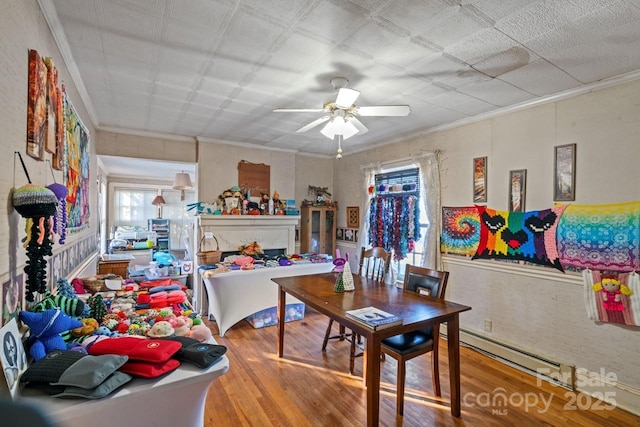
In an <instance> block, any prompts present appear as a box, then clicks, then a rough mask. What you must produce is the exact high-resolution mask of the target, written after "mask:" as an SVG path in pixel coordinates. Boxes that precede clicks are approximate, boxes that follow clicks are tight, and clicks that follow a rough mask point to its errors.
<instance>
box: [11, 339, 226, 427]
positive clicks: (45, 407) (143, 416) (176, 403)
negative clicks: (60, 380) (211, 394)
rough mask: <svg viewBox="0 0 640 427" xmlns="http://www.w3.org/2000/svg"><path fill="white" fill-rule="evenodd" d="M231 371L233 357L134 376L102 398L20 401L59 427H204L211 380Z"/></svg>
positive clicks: (44, 398) (30, 396) (185, 364)
mask: <svg viewBox="0 0 640 427" xmlns="http://www.w3.org/2000/svg"><path fill="white" fill-rule="evenodd" d="M211 342H212V343H215V341H214V340H212V341H211ZM228 370H229V359H228V358H227V356H222V358H221V359H220V360H219V361H217V362H216V363H215V364H213V365H212V366H210V367H209V368H207V369H200V368H198V367H196V366H193V365H190V364H188V363H182V364H181V365H180V367H179V368H178V369H176V370H175V371H173V372H171V373H169V374H167V375H165V376H162V377H160V378H154V379H145V378H139V377H138V378H135V377H134V379H133V380H131V381H130V382H128V383H127V384H125V385H124V386H123V387H122V388H120V389H119V390H118V391H116V392H115V393H113V394H111V395H109V396H107V397H104V398H102V399H96V400H85V399H61V398H55V397H51V396H46V395H38V396H33V395H29V396H27V395H23V396H22V397H21V398H20V399H21V401H24V402H26V403H30V404H33V405H35V406H38V407H39V408H40V409H41V410H42V411H43V412H44V413H45V414H46V415H47V416H48V417H51V420H52V421H53V422H54V423H56V424H55V425H59V426H64V427H76V426H77V427H87V426H92V427H102V426H104V427H114V426H190V427H201V426H203V425H204V408H205V401H206V398H207V391H208V390H209V387H210V386H211V382H212V381H213V380H214V379H215V378H217V377H219V376H221V375H223V374H224V373H226V372H227V371H228Z"/></svg>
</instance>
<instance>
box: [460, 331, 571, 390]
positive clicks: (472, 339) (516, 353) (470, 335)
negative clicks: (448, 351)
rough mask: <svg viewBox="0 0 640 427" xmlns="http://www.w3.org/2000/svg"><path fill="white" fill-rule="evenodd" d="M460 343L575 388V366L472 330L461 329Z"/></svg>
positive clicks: (538, 375) (548, 379) (561, 384)
mask: <svg viewBox="0 0 640 427" xmlns="http://www.w3.org/2000/svg"><path fill="white" fill-rule="evenodd" d="M460 343H461V344H462V345H466V346H468V347H470V348H473V349H474V350H476V351H479V352H480V353H483V354H486V355H487V356H489V357H491V358H493V359H496V360H499V361H501V362H503V363H506V364H508V365H510V366H513V367H515V368H516V369H520V370H522V371H524V372H528V373H530V374H532V375H535V376H537V377H538V378H541V379H544V380H546V381H549V382H550V383H552V384H555V385H559V386H561V387H564V388H566V389H569V390H574V384H575V381H574V376H575V366H570V365H567V364H565V363H561V362H556V361H553V360H549V359H547V358H544V357H542V356H539V355H537V354H533V353H530V352H528V351H525V350H522V349H519V348H517V347H514V346H513V345H511V344H506V343H503V342H500V341H498V340H495V339H493V338H489V337H486V336H483V335H480V334H478V333H476V332H473V331H470V330H465V329H460Z"/></svg>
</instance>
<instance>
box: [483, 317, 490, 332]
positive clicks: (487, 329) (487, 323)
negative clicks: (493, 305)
mask: <svg viewBox="0 0 640 427" xmlns="http://www.w3.org/2000/svg"><path fill="white" fill-rule="evenodd" d="M484 331H485V332H491V320H489V319H484Z"/></svg>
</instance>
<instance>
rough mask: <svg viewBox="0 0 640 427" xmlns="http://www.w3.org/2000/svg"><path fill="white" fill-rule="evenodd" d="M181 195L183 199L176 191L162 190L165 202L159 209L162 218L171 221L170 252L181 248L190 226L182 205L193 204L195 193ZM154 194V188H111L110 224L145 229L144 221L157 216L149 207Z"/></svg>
mask: <svg viewBox="0 0 640 427" xmlns="http://www.w3.org/2000/svg"><path fill="white" fill-rule="evenodd" d="M184 193H185V200H181V192H180V191H179V190H172V189H163V190H162V197H163V198H164V200H165V202H167V204H166V205H164V206H163V207H162V218H166V219H169V220H170V221H171V230H170V240H171V242H170V247H171V248H172V249H185V242H184V238H185V237H186V236H187V235H188V230H189V224H190V223H191V219H190V215H189V213H188V212H187V209H186V205H187V204H189V203H193V202H195V191H185V192H184ZM157 194H158V189H157V188H139V187H135V188H133V187H124V186H122V187H115V189H114V205H113V206H114V215H113V219H114V223H113V224H114V225H115V226H129V227H139V228H142V229H144V230H146V229H147V227H148V220H149V219H150V218H157V216H158V215H157V208H156V207H155V206H154V205H152V204H151V202H152V201H153V199H154V198H155V197H156V195H157Z"/></svg>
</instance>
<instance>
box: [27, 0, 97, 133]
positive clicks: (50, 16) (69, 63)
mask: <svg viewBox="0 0 640 427" xmlns="http://www.w3.org/2000/svg"><path fill="white" fill-rule="evenodd" d="M38 5H39V6H40V10H41V11H42V14H43V15H44V19H45V20H46V21H47V25H49V30H51V34H52V35H53V39H54V41H55V42H56V45H57V46H58V50H60V54H61V55H62V60H63V61H64V64H65V65H66V67H67V70H69V74H70V75H71V80H73V84H74V85H75V87H76V90H77V91H78V94H79V95H80V98H81V99H82V102H83V103H84V107H85V109H86V110H87V113H88V114H89V119H90V120H91V123H92V124H93V127H95V128H97V127H98V115H97V114H96V110H95V108H94V107H93V103H92V102H91V98H90V97H89V93H88V92H87V88H86V86H85V85H84V81H83V80H82V77H81V76H80V71H79V70H78V66H77V64H76V61H75V59H73V55H72V54H71V48H70V47H69V41H68V40H67V36H66V35H65V34H64V30H63V29H62V24H61V23H60V19H59V18H58V13H57V12H56V8H55V7H54V6H53V2H52V0H38Z"/></svg>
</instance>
